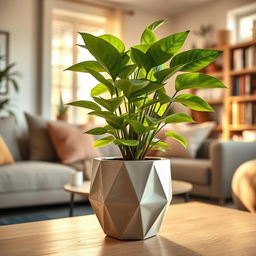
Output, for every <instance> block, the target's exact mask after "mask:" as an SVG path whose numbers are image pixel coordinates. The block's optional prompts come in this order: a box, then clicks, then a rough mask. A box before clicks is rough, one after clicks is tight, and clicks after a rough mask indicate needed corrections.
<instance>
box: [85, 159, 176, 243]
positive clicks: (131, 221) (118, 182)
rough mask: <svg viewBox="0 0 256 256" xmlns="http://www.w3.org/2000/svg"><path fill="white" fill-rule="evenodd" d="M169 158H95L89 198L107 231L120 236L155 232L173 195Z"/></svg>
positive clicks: (129, 237)
mask: <svg viewBox="0 0 256 256" xmlns="http://www.w3.org/2000/svg"><path fill="white" fill-rule="evenodd" d="M170 169H171V167H170V160H167V159H160V158H155V159H154V158H150V159H148V160H135V161H126V160H120V158H119V159H114V158H96V159H94V161H93V167H92V179H91V189H90V195H89V200H90V203H91V205H92V207H93V209H94V211H95V213H96V215H97V218H98V220H99V222H100V224H101V227H102V229H103V231H104V233H105V234H106V235H108V236H111V237H114V238H117V239H120V240H141V239H146V238H149V237H152V236H155V235H156V234H157V233H158V231H159V229H160V226H161V223H162V221H163V219H164V216H165V214H166V212H167V210H168V208H169V204H170V202H171V199H172V188H171V170H170Z"/></svg>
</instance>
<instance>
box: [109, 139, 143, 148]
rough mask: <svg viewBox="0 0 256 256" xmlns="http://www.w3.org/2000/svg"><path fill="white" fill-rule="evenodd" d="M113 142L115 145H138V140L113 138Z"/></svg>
mask: <svg viewBox="0 0 256 256" xmlns="http://www.w3.org/2000/svg"><path fill="white" fill-rule="evenodd" d="M114 143H115V144H116V145H124V146H130V147H136V146H138V145H139V141H138V140H125V139H116V140H114Z"/></svg>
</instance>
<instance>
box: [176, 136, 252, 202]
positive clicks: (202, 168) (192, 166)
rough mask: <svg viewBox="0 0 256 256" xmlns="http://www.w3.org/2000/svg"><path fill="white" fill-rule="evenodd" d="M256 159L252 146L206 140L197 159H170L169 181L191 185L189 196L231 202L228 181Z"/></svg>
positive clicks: (229, 182)
mask: <svg viewBox="0 0 256 256" xmlns="http://www.w3.org/2000/svg"><path fill="white" fill-rule="evenodd" d="M255 158H256V142H235V141H216V140H214V141H213V140H207V141H205V142H204V144H203V145H202V147H201V149H200V150H199V152H198V156H197V158H193V159H184V158H173V159H171V164H172V177H173V179H176V180H184V181H188V182H190V183H192V184H193V190H192V192H191V194H194V195H199V196H205V197H209V198H212V199H217V200H218V201H219V203H220V204H223V203H224V201H225V199H229V198H231V181H232V176H233V174H234V172H235V171H236V169H237V167H238V166H240V165H241V164H242V163H244V162H246V161H248V160H251V159H255Z"/></svg>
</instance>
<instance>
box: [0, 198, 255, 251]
mask: <svg viewBox="0 0 256 256" xmlns="http://www.w3.org/2000/svg"><path fill="white" fill-rule="evenodd" d="M0 255H1V256H14V255H15V256H18V255H22V256H32V255H40V256H44V255H47V256H53V255H54V256H60V255H61V256H72V255H75V256H80V255H81V256H124V255H125V256H176V255H179V256H183V255H184V256H199V255H205V256H242V255H246V256H255V255H256V215H255V214H252V213H248V212H242V211H238V210H233V209H227V208H223V207H220V206H212V205H208V204H202V203H196V202H193V203H184V204H177V205H171V206H170V209H169V212H168V214H167V216H166V219H165V221H164V223H163V225H162V228H161V230H160V233H159V235H158V236H156V237H153V238H150V239H148V240H145V241H119V240H115V239H112V238H110V237H106V236H105V235H104V233H103V232H102V230H101V228H100V225H99V223H98V221H97V219H96V217H95V215H87V216H82V217H73V218H64V219H56V220H49V221H40V222H34V223H26V224H17V225H9V226H2V227H0Z"/></svg>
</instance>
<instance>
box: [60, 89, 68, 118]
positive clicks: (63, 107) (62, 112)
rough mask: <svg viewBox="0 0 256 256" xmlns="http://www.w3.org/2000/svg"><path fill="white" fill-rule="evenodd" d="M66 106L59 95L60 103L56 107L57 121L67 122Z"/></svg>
mask: <svg viewBox="0 0 256 256" xmlns="http://www.w3.org/2000/svg"><path fill="white" fill-rule="evenodd" d="M67 112H68V106H67V105H66V104H64V102H63V99H62V94H61V93H60V102H59V105H58V113H57V120H60V121H67V120H68V114H67Z"/></svg>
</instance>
